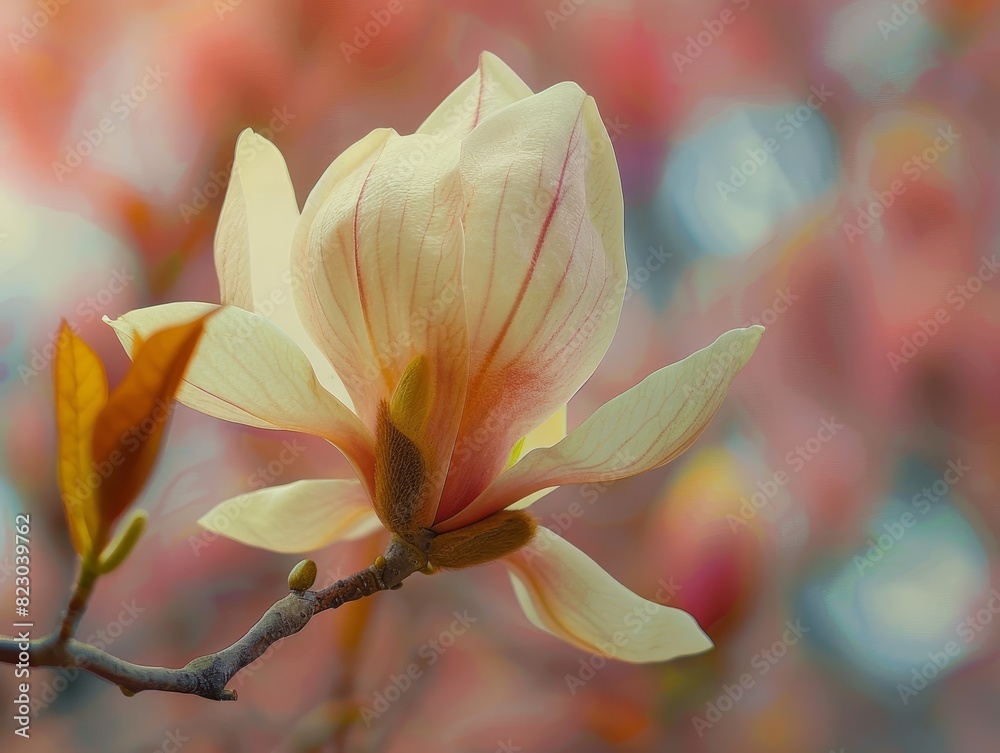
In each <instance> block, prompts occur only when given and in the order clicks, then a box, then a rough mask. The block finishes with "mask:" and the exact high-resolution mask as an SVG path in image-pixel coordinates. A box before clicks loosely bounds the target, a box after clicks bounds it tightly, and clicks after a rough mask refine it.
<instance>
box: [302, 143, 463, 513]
mask: <svg viewBox="0 0 1000 753" xmlns="http://www.w3.org/2000/svg"><path fill="white" fill-rule="evenodd" d="M369 141H370V142H371V143H369V144H368V145H366V146H357V147H356V148H355V149H352V150H348V152H346V153H345V156H346V159H347V161H348V164H347V165H345V166H344V169H343V170H342V174H341V175H340V176H339V178H338V179H336V180H333V179H332V178H331V179H330V180H331V187H330V190H329V193H328V195H327V196H326V199H325V201H324V203H323V204H322V206H321V207H320V208H318V209H316V210H315V212H314V216H313V217H312V219H311V220H310V224H309V225H308V227H307V226H305V225H304V224H303V226H302V228H303V229H302V230H301V231H300V233H299V234H298V235H297V238H296V250H295V252H296V255H297V256H296V258H297V259H298V265H300V266H301V267H303V268H314V269H317V270H318V273H317V274H314V275H309V276H305V277H303V285H302V288H301V295H300V301H301V302H302V304H303V305H302V306H301V308H302V311H303V313H304V314H305V317H306V322H307V325H308V327H309V329H310V331H311V332H313V333H314V334H316V335H317V336H318V337H317V339H318V341H319V342H320V343H321V345H322V346H323V350H324V352H325V353H327V354H328V355H329V356H330V359H331V361H332V362H333V364H334V365H335V367H336V368H337V371H338V373H340V374H341V375H342V376H343V377H344V381H345V383H346V384H347V387H348V390H349V391H350V392H351V395H352V396H353V397H354V402H355V405H356V406H357V408H358V412H359V415H360V416H361V417H362V418H363V419H364V420H365V422H366V424H367V425H368V426H369V427H374V426H375V424H376V414H377V409H378V405H379V403H380V402H381V401H382V400H386V399H388V398H389V397H390V396H391V395H392V392H393V390H394V389H395V388H396V386H397V384H398V382H399V380H400V377H401V376H402V374H403V373H404V371H405V370H406V368H407V366H408V365H409V364H410V363H411V362H413V361H414V359H415V358H417V357H418V356H424V357H425V358H426V363H427V364H428V365H429V367H430V369H431V374H430V389H431V394H432V399H431V401H430V408H429V415H427V417H426V421H425V424H424V426H423V429H422V436H420V437H417V436H414V437H411V438H412V439H414V441H416V442H417V444H418V445H419V446H421V447H422V448H423V449H424V450H425V452H424V459H425V460H426V461H427V462H428V463H429V466H430V467H428V469H427V470H428V472H429V477H430V479H431V483H432V485H433V488H432V490H431V492H430V494H429V495H428V498H427V500H426V501H427V508H428V510H429V514H431V515H433V506H434V505H436V502H437V495H438V494H439V493H440V487H441V485H442V484H443V481H444V478H445V475H446V473H447V468H448V460H449V458H450V456H451V452H452V448H453V446H454V441H455V435H456V433H457V431H458V424H459V421H460V420H461V415H462V408H463V405H464V402H465V388H466V382H467V376H468V360H469V359H468V335H467V330H466V326H465V307H464V296H463V290H462V258H463V254H464V234H463V229H462V222H461V211H462V206H463V204H462V193H461V183H460V181H459V176H458V148H459V145H458V143H454V144H435V143H433V142H432V141H430V140H429V138H428V137H426V136H419V135H416V136H403V137H401V136H398V135H396V134H395V133H392V132H388V133H386V134H384V137H383V136H379V137H378V138H373V137H372V138H370V139H369ZM338 161H339V160H338ZM348 168H349V169H348ZM324 180H326V179H324ZM310 211H312V210H310ZM305 219H306V216H305V215H304V216H303V220H304V221H305ZM430 523H431V519H428V520H423V521H422V524H424V525H430Z"/></svg>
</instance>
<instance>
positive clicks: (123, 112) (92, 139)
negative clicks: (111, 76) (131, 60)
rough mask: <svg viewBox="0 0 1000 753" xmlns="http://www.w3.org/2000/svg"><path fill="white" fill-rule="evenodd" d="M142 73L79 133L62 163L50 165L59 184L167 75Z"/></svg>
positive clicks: (153, 69) (157, 71)
mask: <svg viewBox="0 0 1000 753" xmlns="http://www.w3.org/2000/svg"><path fill="white" fill-rule="evenodd" d="M145 74H146V75H144V76H143V77H142V78H141V79H139V80H138V81H137V82H136V84H135V86H133V87H132V88H131V89H129V90H128V91H124V92H122V93H121V96H119V97H117V98H116V99H115V100H114V101H112V103H111V106H110V112H109V113H108V114H107V115H105V116H104V117H102V118H101V119H100V120H99V121H97V124H96V125H95V126H94V127H93V128H84V129H83V130H82V131H81V132H80V136H81V137H82V138H81V139H80V140H79V141H77V142H76V143H75V144H70V145H68V146H67V147H66V155H65V157H64V158H63V161H62V162H58V161H57V162H53V163H52V172H53V173H54V174H55V176H56V178H57V179H58V180H59V182H60V183H62V182H63V178H65V177H66V176H67V175H69V174H70V173H72V172H73V171H74V170H75V169H76V168H78V167H79V166H80V165H82V164H83V161H84V160H85V159H86V158H87V157H89V156H90V155H91V154H93V153H94V152H95V151H96V150H97V148H98V147H99V146H100V145H101V144H103V143H104V140H105V139H106V138H107V137H108V136H110V135H111V134H112V133H114V132H115V130H116V129H117V128H118V125H119V124H121V123H123V122H124V121H126V120H128V118H129V116H130V115H131V114H132V113H133V112H135V110H136V109H137V108H138V107H139V105H141V104H142V103H143V102H145V101H146V99H147V98H148V97H149V95H150V94H152V93H153V92H154V91H156V89H158V88H159V86H160V84H161V83H163V81H165V80H166V79H167V78H169V76H170V74H169V73H168V72H166V71H164V70H162V69H161V68H160V66H159V65H155V66H153V65H147V66H146V71H145ZM111 115H118V118H117V120H114V119H112V117H111Z"/></svg>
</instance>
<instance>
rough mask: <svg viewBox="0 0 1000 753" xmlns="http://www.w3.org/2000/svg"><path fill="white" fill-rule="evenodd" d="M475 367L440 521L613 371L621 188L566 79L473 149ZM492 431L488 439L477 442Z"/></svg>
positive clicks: (621, 264)
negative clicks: (470, 457) (463, 453)
mask: <svg viewBox="0 0 1000 753" xmlns="http://www.w3.org/2000/svg"><path fill="white" fill-rule="evenodd" d="M461 171H462V180H463V183H464V185H465V195H466V200H467V202H468V205H467V208H466V212H465V236H466V263H465V289H466V301H467V316H468V321H469V336H470V348H471V351H470V353H471V363H470V367H469V391H468V396H469V397H468V402H467V404H466V408H465V413H464V415H463V418H462V426H461V430H460V433H459V439H458V448H459V449H461V448H463V447H465V446H470V445H471V446H475V447H476V448H477V450H476V453H475V458H474V462H462V458H460V457H458V458H456V461H457V462H456V463H454V464H453V467H452V469H451V476H450V477H449V479H448V485H447V487H446V491H445V495H444V498H443V501H442V504H441V506H440V507H439V509H438V515H437V518H436V519H437V520H438V521H441V520H444V519H446V518H447V517H449V516H451V515H454V514H455V513H457V512H458V511H459V510H461V509H462V508H463V507H464V506H465V505H467V504H468V503H469V502H471V501H472V500H473V499H474V498H475V497H476V496H477V495H478V494H479V493H480V492H481V491H482V490H483V488H484V487H485V486H486V485H487V484H488V483H489V481H490V480H491V479H493V478H495V477H496V476H497V475H498V474H499V473H500V472H501V471H502V470H503V468H504V466H505V463H506V461H507V458H508V456H509V453H510V450H511V447H512V446H513V445H514V443H515V442H516V441H517V439H518V438H519V437H521V436H523V435H524V434H525V433H526V432H527V431H528V430H530V429H531V428H532V427H533V426H535V425H537V424H538V422H539V421H541V420H542V419H543V418H544V417H546V416H548V415H551V414H552V413H553V412H554V411H555V410H556V409H557V408H558V407H559V406H561V405H563V404H565V403H566V402H567V401H568V400H569V398H570V397H571V396H572V395H573V393H574V392H576V390H577V389H578V388H579V387H580V385H581V384H583V382H584V381H585V380H586V379H587V378H588V377H589V376H590V375H591V374H592V373H593V371H594V369H595V368H596V367H597V364H598V363H600V360H601V358H602V357H603V355H604V353H605V351H606V350H607V347H608V345H609V344H610V342H611V338H612V336H613V335H614V330H615V327H616V326H617V322H618V315H619V312H620V310H621V304H622V299H623V296H624V292H625V281H626V270H625V249H624V229H623V228H624V219H623V209H622V206H623V202H622V191H621V183H620V180H619V177H618V167H617V164H616V163H615V157H614V152H613V150H612V147H611V141H610V139H609V137H608V134H607V131H606V130H605V128H604V124H603V123H602V122H601V118H600V115H599V114H598V112H597V107H596V105H595V104H594V101H593V100H592V99H591V98H590V97H588V96H587V95H586V94H585V93H584V92H583V91H582V90H581V89H580V88H579V87H578V86H576V84H572V83H563V84H559V85H557V86H554V87H552V88H550V89H547V90H546V91H544V92H541V93H540V94H535V95H533V96H531V97H528V98H526V99H523V100H521V101H519V102H516V103H514V104H512V105H510V106H508V107H506V108H504V109H503V110H501V111H500V112H498V113H496V114H494V115H493V116H492V117H490V118H488V119H487V120H485V121H483V122H482V123H480V125H479V126H478V127H477V128H476V129H475V130H474V131H472V133H470V134H469V135H468V136H467V137H466V138H465V140H464V141H463V142H462V157H461ZM483 434H486V435H487V436H486V438H485V441H483V440H477V439H476V437H479V436H482V435H483Z"/></svg>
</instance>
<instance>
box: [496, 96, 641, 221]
mask: <svg viewBox="0 0 1000 753" xmlns="http://www.w3.org/2000/svg"><path fill="white" fill-rule="evenodd" d="M602 122H603V124H604V129H605V130H606V131H607V133H608V139H607V140H605V139H603V138H601V136H600V134H598V136H597V137H596V138H593V139H590V140H588V142H587V150H586V155H587V160H588V161H592V160H593V159H594V158H595V157H598V156H600V155H602V154H604V153H605V151H607V149H608V148H609V147H608V141H610V142H611V144H614V143H615V141H617V140H618V139H619V138H620V137H621V135H622V133H624V132H625V131H627V130H628V128H629V125H628V123H626V122H624V121H623V120H622V119H621V117H619V116H617V115H616V116H615V117H614V118H605V119H604V120H603V121H602ZM565 188H566V186H565V185H564V184H562V183H561V182H559V183H556V182H553V183H552V185H545V186H544V187H543V186H541V185H539V186H538V187H537V189H535V190H533V191H532V190H529V191H525V192H521V193H519V194H515V195H516V196H518V197H519V198H523V206H517V207H513V208H511V209H509V210H507V209H506V208H505V212H504V220H505V221H507V222H510V223H512V224H513V225H514V230H515V231H516V232H517V233H519V234H524V233H525V230H527V233H528V234H539V233H541V228H542V227H543V226H544V225H545V222H546V220H547V219H548V218H549V217H550V215H551V214H552V213H553V212H554V210H555V207H556V206H557V204H558V203H559V202H560V201H562V200H563V199H564V198H565Z"/></svg>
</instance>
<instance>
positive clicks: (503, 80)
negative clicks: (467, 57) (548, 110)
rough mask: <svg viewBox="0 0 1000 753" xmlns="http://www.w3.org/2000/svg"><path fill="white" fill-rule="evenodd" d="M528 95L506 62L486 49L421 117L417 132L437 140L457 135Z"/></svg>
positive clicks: (528, 92)
mask: <svg viewBox="0 0 1000 753" xmlns="http://www.w3.org/2000/svg"><path fill="white" fill-rule="evenodd" d="M530 96H531V89H530V88H529V87H528V85H527V84H526V83H524V82H523V81H522V80H521V79H520V78H518V75H517V74H516V73H514V71H512V70H511V69H510V68H509V67H508V66H507V64H506V63H504V62H503V61H502V60H501V59H500V58H498V57H497V56H496V55H494V54H493V53H490V52H484V53H483V54H482V55H480V56H479V67H478V68H477V69H476V72H475V73H473V74H472V75H471V76H469V78H467V79H466V80H465V81H463V82H462V83H461V84H459V85H458V88H457V89H455V91H453V92H452V93H451V94H449V95H448V96H447V97H446V98H445V100H444V101H443V102H442V103H441V104H440V105H438V106H437V109H435V110H434V112H432V113H431V114H430V115H429V116H428V117H427V120H425V121H424V122H423V123H422V124H421V126H420V128H418V129H417V133H419V134H426V135H428V136H432V137H433V138H434V139H435V140H437V141H439V142H440V141H446V140H452V139H461V138H463V137H464V136H466V135H467V134H468V133H469V132H470V131H471V130H472V129H473V128H475V127H476V126H477V125H478V124H479V123H481V122H482V121H484V120H486V118H488V117H489V116H490V115H492V114H494V113H496V112H499V111H500V110H502V109H503V108H505V107H507V105H510V104H513V103H514V102H518V101H520V100H522V99H524V98H525V97H530Z"/></svg>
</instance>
